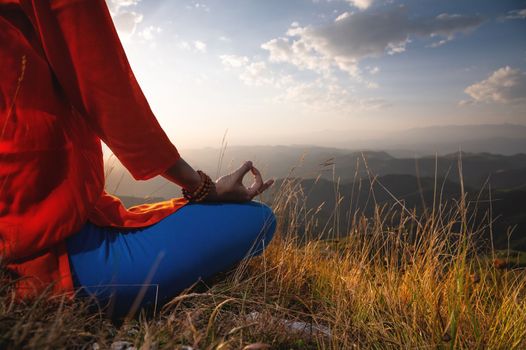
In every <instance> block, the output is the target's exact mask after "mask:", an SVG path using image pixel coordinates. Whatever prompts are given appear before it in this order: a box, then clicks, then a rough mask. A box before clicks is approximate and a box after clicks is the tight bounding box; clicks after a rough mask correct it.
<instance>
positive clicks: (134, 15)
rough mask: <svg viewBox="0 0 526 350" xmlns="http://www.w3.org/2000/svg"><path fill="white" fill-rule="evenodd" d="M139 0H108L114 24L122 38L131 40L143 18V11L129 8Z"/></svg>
mask: <svg viewBox="0 0 526 350" xmlns="http://www.w3.org/2000/svg"><path fill="white" fill-rule="evenodd" d="M139 2H140V0H106V4H107V5H108V8H109V10H110V14H111V17H112V19H113V24H114V25H115V28H116V29H117V31H118V32H119V36H120V37H121V39H122V40H126V41H129V40H130V39H131V38H132V36H133V35H134V33H135V31H136V29H137V25H138V24H139V23H141V22H142V20H143V15H142V13H138V12H135V11H131V10H129V9H128V8H129V7H132V6H135V5H137V4H138V3H139Z"/></svg>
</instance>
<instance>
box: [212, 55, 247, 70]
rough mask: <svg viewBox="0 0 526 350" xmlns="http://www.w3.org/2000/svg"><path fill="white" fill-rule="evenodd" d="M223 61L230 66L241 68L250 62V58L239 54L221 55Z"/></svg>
mask: <svg viewBox="0 0 526 350" xmlns="http://www.w3.org/2000/svg"><path fill="white" fill-rule="evenodd" d="M219 59H220V60H221V63H223V65H224V66H227V67H230V68H240V67H243V66H245V65H246V64H248V62H249V59H248V57H246V56H237V55H221V56H219Z"/></svg>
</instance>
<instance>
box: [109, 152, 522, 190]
mask: <svg viewBox="0 0 526 350" xmlns="http://www.w3.org/2000/svg"><path fill="white" fill-rule="evenodd" d="M181 153H182V155H183V157H184V158H185V159H186V160H187V161H189V162H190V164H192V165H193V166H194V167H195V168H197V169H203V170H204V171H206V172H207V173H209V174H210V175H211V176H213V177H215V176H217V175H218V174H224V173H227V172H229V171H231V170H233V169H235V168H237V167H238V166H239V165H240V164H241V163H242V162H243V161H244V160H247V159H251V160H253V161H254V163H255V164H256V165H257V166H258V167H259V168H260V170H261V171H262V173H263V174H264V176H265V177H266V178H269V177H273V178H286V177H291V176H293V177H300V178H306V179H309V178H310V179H314V178H317V177H318V176H321V177H322V178H324V179H327V180H337V179H340V181H342V182H344V183H345V182H351V181H354V180H356V179H359V178H367V177H370V176H386V175H392V174H396V175H411V176H416V177H429V178H433V177H435V173H436V175H437V177H439V178H445V179H448V180H450V181H452V182H455V183H459V182H460V176H459V161H460V160H461V164H462V177H463V181H464V183H465V184H466V186H469V187H471V188H474V189H476V190H478V189H480V188H482V187H483V186H484V185H491V187H492V188H494V189H496V188H501V189H520V188H524V187H525V186H526V154H516V155H511V156H505V155H498V154H490V153H466V152H462V153H458V152H457V153H452V154H447V155H444V156H439V157H436V158H435V157H433V156H425V157H413V158H396V157H393V156H391V155H390V154H389V153H387V152H382V151H364V152H357V151H352V150H345V149H338V148H324V147H314V146H310V147H304V146H246V147H245V146H236V147H229V148H227V149H226V152H225V153H224V156H223V163H222V166H221V167H220V168H219V167H218V159H219V155H220V150H219V149H214V148H206V149H199V150H186V151H185V150H181ZM218 169H219V172H218ZM106 187H107V190H108V191H109V192H111V193H117V194H121V195H129V196H134V197H144V196H156V197H164V198H170V197H176V196H179V195H180V190H179V188H178V187H177V186H176V185H174V184H172V183H169V182H168V181H167V180H165V179H163V178H161V177H157V178H155V179H152V180H150V181H145V182H137V181H135V180H133V178H132V177H131V176H130V175H129V174H128V172H127V171H126V170H125V169H124V168H123V167H122V165H120V164H119V163H117V162H115V163H114V164H113V169H112V171H111V173H110V175H109V176H108V179H107V186H106Z"/></svg>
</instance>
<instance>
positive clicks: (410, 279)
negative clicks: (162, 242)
mask: <svg viewBox="0 0 526 350" xmlns="http://www.w3.org/2000/svg"><path fill="white" fill-rule="evenodd" d="M336 190H337V189H336ZM276 193H277V195H276V197H275V199H274V202H273V204H272V206H273V208H274V210H275V213H276V215H277V217H278V231H277V235H276V237H275V239H274V240H273V241H272V243H271V244H270V246H269V247H268V249H267V250H266V252H265V254H264V255H262V256H260V257H257V258H254V259H252V260H250V261H246V262H244V263H242V264H241V265H240V266H238V267H237V268H236V270H235V271H233V272H231V273H230V274H228V276H227V278H226V279H224V280H222V281H221V282H219V283H217V284H215V285H213V286H211V287H209V288H203V286H202V285H201V286H197V287H194V288H192V289H189V290H188V291H186V292H185V293H182V294H181V295H179V296H177V297H176V298H175V299H173V300H172V301H171V302H170V303H168V304H167V305H165V306H164V308H162V309H161V310H160V311H159V312H157V313H156V314H155V315H153V316H151V315H150V316H148V317H146V316H145V315H144V314H142V315H141V316H139V317H137V318H134V319H129V320H127V321H125V322H124V323H123V324H119V325H117V324H114V323H112V322H110V321H109V320H108V319H106V318H105V317H104V316H103V314H102V313H100V312H99V313H96V312H95V313H94V312H90V311H88V308H87V306H86V305H85V304H84V303H83V302H82V301H78V300H77V301H70V300H68V299H67V298H66V297H64V296H55V297H53V298H51V299H50V298H49V297H48V296H45V295H43V296H42V297H41V298H39V299H37V300H34V301H31V302H27V303H16V302H15V301H14V298H13V289H12V284H11V283H10V282H9V278H8V276H6V275H4V276H3V277H2V281H3V282H2V284H0V348H2V349H20V348H24V349H59V348H84V349H97V348H98V349H108V348H110V347H111V345H112V344H114V346H115V342H116V341H122V342H129V343H130V344H133V345H134V346H135V347H137V348H138V349H183V348H184V346H190V347H192V348H194V349H247V350H248V349H267V348H275V349H318V348H319V349H353V348H356V349H361V348H367V349H369V348H372V349H401V348H403V349H411V348H414V349H423V348H439V349H482V348H484V349H485V348H489V349H524V348H526V299H525V294H526V273H525V272H524V271H523V270H520V269H515V270H501V269H497V268H496V267H495V264H493V261H492V259H491V258H487V255H481V254H480V253H479V251H478V247H477V244H476V242H477V237H478V235H480V234H481V232H482V231H483V230H489V226H488V227H482V228H480V227H478V228H476V229H475V228H473V225H471V224H470V222H469V215H468V214H469V209H468V208H467V205H466V204H465V203H463V201H462V200H461V201H459V202H456V203H455V202H452V203H449V204H448V205H443V204H441V205H436V208H435V206H434V208H433V209H432V210H431V209H430V210H429V211H428V212H425V213H423V214H420V215H419V216H417V215H416V214H415V212H414V211H411V210H408V209H407V208H402V207H401V206H400V205H401V203H398V204H397V205H395V206H393V207H385V206H380V205H377V209H376V212H375V215H374V216H373V217H370V218H366V217H364V216H362V215H359V214H358V213H343V214H342V213H338V212H337V211H338V209H337V208H338V206H336V209H335V213H334V216H338V215H347V216H348V217H349V218H350V221H349V227H348V228H346V230H341V228H336V227H334V225H336V224H335V223H336V222H337V220H334V221H333V220H330V222H329V223H324V222H323V223H320V222H318V220H317V216H316V210H308V209H307V208H306V206H305V199H306V196H307V195H306V194H305V193H303V191H302V189H301V187H300V186H299V182H298V181H297V180H293V179H291V180H288V181H285V182H284V183H283V184H282V185H281V188H280V189H279V191H276ZM300 231H301V232H302V237H306V238H308V239H303V238H300V236H299V235H298V232H300ZM339 231H343V232H340V233H338V232H339ZM322 236H323V237H328V236H329V237H330V239H318V238H319V237H322ZM499 254H502V253H499ZM489 256H491V253H490V254H489ZM294 322H296V323H294ZM94 344H96V345H94Z"/></svg>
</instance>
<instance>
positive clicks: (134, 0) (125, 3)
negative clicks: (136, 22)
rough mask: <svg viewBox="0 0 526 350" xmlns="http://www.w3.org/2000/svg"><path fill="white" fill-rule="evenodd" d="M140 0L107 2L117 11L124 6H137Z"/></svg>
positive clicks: (111, 9)
mask: <svg viewBox="0 0 526 350" xmlns="http://www.w3.org/2000/svg"><path fill="white" fill-rule="evenodd" d="M139 1H140V0H106V4H108V7H109V9H110V11H111V12H117V11H119V10H120V9H121V8H122V7H129V6H135V5H137V4H138V3H139Z"/></svg>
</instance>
